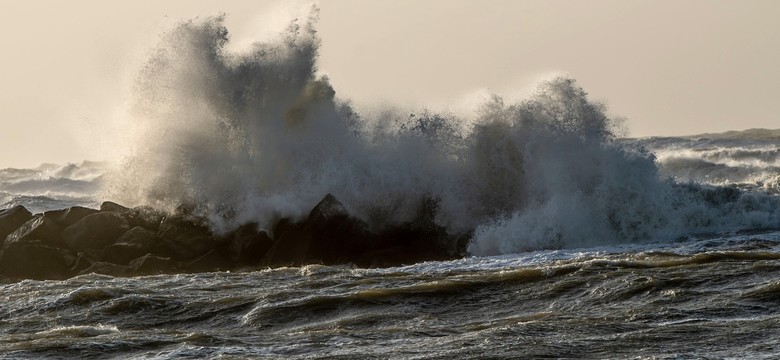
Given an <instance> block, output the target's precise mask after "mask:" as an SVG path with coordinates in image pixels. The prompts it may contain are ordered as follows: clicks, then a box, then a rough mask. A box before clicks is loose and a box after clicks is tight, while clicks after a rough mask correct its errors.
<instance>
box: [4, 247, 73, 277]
mask: <svg viewBox="0 0 780 360" xmlns="http://www.w3.org/2000/svg"><path fill="white" fill-rule="evenodd" d="M0 273H3V274H5V275H7V276H9V277H12V278H18V279H35V280H47V279H65V278H67V277H68V275H69V266H68V264H67V262H66V260H65V259H64V257H63V254H62V250H61V249H57V248H54V247H51V246H46V245H41V244H28V243H16V244H12V245H10V246H6V247H5V248H4V249H3V251H2V252H0Z"/></svg>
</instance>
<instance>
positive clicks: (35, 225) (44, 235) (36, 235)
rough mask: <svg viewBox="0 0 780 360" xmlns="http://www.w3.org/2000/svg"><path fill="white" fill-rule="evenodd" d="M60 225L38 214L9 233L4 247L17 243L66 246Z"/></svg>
mask: <svg viewBox="0 0 780 360" xmlns="http://www.w3.org/2000/svg"><path fill="white" fill-rule="evenodd" d="M60 231H61V229H60V227H59V226H58V225H57V224H56V223H55V222H54V220H51V219H49V218H47V217H45V216H42V215H36V216H34V217H33V218H32V219H30V220H28V221H27V222H25V223H24V224H22V226H20V227H19V228H18V229H16V230H15V231H14V232H12V233H10V234H8V236H7V237H6V240H5V244H4V245H3V248H6V247H8V246H9V245H11V244H15V243H38V244H41V245H47V246H54V247H66V245H65V243H64V242H63V241H62V236H60Z"/></svg>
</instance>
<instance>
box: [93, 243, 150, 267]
mask: <svg viewBox="0 0 780 360" xmlns="http://www.w3.org/2000/svg"><path fill="white" fill-rule="evenodd" d="M145 254H147V252H146V251H145V250H144V249H142V248H141V247H138V246H134V245H130V244H111V245H108V246H106V247H105V248H104V249H103V254H102V256H101V257H100V261H104V262H110V263H112V264H117V265H127V264H129V263H130V261H132V260H134V259H137V258H139V257H141V256H143V255H145Z"/></svg>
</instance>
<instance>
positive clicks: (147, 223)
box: [123, 206, 167, 231]
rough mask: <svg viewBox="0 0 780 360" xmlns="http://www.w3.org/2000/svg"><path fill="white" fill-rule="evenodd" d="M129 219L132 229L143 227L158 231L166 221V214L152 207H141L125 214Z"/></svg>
mask: <svg viewBox="0 0 780 360" xmlns="http://www.w3.org/2000/svg"><path fill="white" fill-rule="evenodd" d="M123 214H124V216H125V218H127V221H128V223H129V224H130V227H136V226H141V227H144V228H146V229H150V230H153V231H157V230H159V229H160V223H162V221H163V220H164V219H165V217H166V216H167V214H166V213H165V212H162V211H159V210H156V209H154V208H152V207H150V206H139V207H135V208H132V209H130V210H128V211H127V212H125V213H123Z"/></svg>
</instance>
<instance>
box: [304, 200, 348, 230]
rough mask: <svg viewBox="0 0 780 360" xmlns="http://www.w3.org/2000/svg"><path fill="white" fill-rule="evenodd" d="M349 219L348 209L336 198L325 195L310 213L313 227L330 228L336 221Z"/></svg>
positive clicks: (310, 221) (309, 219)
mask: <svg viewBox="0 0 780 360" xmlns="http://www.w3.org/2000/svg"><path fill="white" fill-rule="evenodd" d="M347 217H349V212H348V211H347V208H346V207H345V206H344V204H342V203H341V202H340V201H338V200H337V199H336V197H335V196H333V195H331V194H327V195H325V197H324V198H322V200H320V202H319V203H318V204H317V205H316V206H315V207H314V208H313V209H311V211H310V212H309V218H308V219H307V222H309V223H310V224H311V225H313V226H328V225H329V224H330V223H331V222H333V220H334V219H341V218H347Z"/></svg>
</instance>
